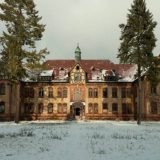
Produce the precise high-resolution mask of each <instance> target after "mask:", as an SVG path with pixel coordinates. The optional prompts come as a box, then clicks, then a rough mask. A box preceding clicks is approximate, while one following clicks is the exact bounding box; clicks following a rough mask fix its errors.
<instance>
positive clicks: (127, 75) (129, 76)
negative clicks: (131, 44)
mask: <svg viewBox="0 0 160 160" xmlns="http://www.w3.org/2000/svg"><path fill="white" fill-rule="evenodd" d="M136 72H137V65H134V66H133V67H131V68H130V69H128V70H127V71H125V72H123V73H122V78H121V79H119V80H118V82H133V81H134V80H135V74H136Z"/></svg>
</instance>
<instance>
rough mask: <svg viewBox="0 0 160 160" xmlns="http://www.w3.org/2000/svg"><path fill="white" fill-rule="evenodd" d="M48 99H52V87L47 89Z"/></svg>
mask: <svg viewBox="0 0 160 160" xmlns="http://www.w3.org/2000/svg"><path fill="white" fill-rule="evenodd" d="M48 97H49V98H53V88H52V87H48Z"/></svg>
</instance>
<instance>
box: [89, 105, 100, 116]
mask: <svg viewBox="0 0 160 160" xmlns="http://www.w3.org/2000/svg"><path fill="white" fill-rule="evenodd" d="M88 112H89V113H90V114H97V113H98V104H97V103H94V104H93V103H89V105H88Z"/></svg>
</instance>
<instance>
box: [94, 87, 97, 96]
mask: <svg viewBox="0 0 160 160" xmlns="http://www.w3.org/2000/svg"><path fill="white" fill-rule="evenodd" d="M94 98H98V89H97V88H94Z"/></svg>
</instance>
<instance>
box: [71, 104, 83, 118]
mask: <svg viewBox="0 0 160 160" xmlns="http://www.w3.org/2000/svg"><path fill="white" fill-rule="evenodd" d="M70 110H71V112H70V115H71V116H70V118H71V119H75V120H81V119H83V117H84V105H83V103H81V102H75V103H73V104H72V105H71V109H70Z"/></svg>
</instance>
